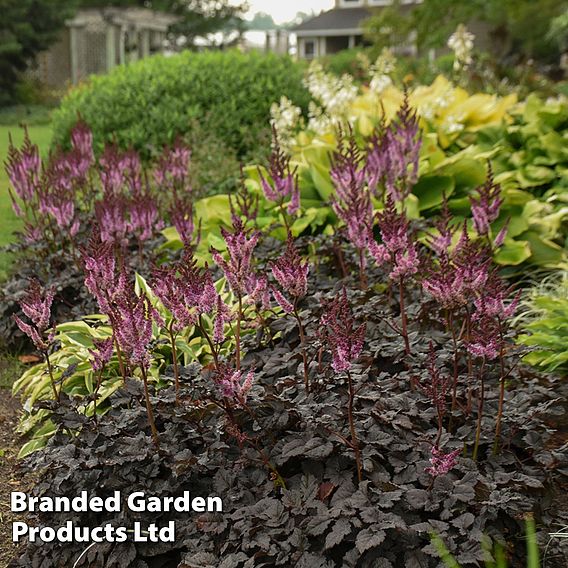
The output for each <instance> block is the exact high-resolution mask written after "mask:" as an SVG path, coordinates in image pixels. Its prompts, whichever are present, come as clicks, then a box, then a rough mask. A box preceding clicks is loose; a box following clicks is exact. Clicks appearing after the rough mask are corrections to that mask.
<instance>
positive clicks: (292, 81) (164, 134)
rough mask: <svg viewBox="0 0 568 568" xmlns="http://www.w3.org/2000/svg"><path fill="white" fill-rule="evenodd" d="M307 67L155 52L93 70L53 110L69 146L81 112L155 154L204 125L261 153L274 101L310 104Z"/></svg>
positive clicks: (100, 135)
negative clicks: (105, 71)
mask: <svg viewBox="0 0 568 568" xmlns="http://www.w3.org/2000/svg"><path fill="white" fill-rule="evenodd" d="M302 79H303V68H302V66H301V65H300V64H298V63H295V62H294V61H293V60H292V59H290V58H289V57H284V56H278V55H275V54H266V55H265V54H260V53H249V54H242V53H239V52H237V51H230V52H207V53H193V52H184V53H181V54H179V55H175V56H171V57H166V56H155V57H151V58H148V59H145V60H143V61H139V62H137V63H135V64H132V65H128V66H121V67H117V68H116V69H114V70H113V71H112V72H111V73H110V74H108V75H105V76H93V77H91V78H90V79H89V80H88V81H87V82H86V83H85V84H83V85H81V86H79V87H78V88H76V89H73V90H72V91H71V92H70V93H69V94H68V95H67V96H66V97H65V98H64V100H63V101H62V104H61V108H60V109H58V110H57V111H56V112H55V113H54V116H53V144H54V146H58V145H59V146H62V147H65V146H66V145H68V143H69V142H68V141H69V134H70V132H71V129H72V128H73V125H74V124H75V123H76V122H77V115H78V114H80V115H81V116H82V118H83V119H84V120H85V121H86V122H88V124H89V125H90V126H91V128H92V130H93V139H94V148H95V151H98V152H99V151H101V150H102V149H103V147H104V144H105V142H111V141H116V143H117V144H118V145H119V146H120V147H122V148H129V147H133V148H134V149H136V150H138V151H139V152H141V153H142V155H143V156H145V157H149V156H150V155H151V154H153V153H154V151H155V150H156V149H158V150H159V149H160V148H161V147H162V146H164V145H165V144H168V143H171V142H172V141H173V140H174V139H175V138H176V136H180V135H181V136H185V135H188V134H191V129H192V125H193V124H195V122H196V119H197V121H198V122H199V123H200V125H201V127H202V128H204V129H206V130H207V131H209V132H210V134H211V135H212V136H214V137H217V138H218V139H219V140H220V141H221V142H223V144H224V145H226V146H227V147H229V148H231V149H234V150H235V151H236V154H237V156H238V157H239V158H242V157H246V156H251V155H254V154H255V153H256V152H257V151H258V146H259V144H262V143H263V142H262V141H263V140H267V137H266V136H264V135H263V133H264V132H265V131H266V129H267V125H268V122H269V116H270V106H271V104H272V103H273V102H274V101H275V100H279V99H280V97H281V96H282V95H285V96H287V97H288V98H289V99H291V100H292V101H293V102H294V103H295V104H297V105H299V106H300V107H301V108H303V109H304V110H305V109H307V106H308V101H309V94H308V92H307V90H306V89H305V87H304V86H303V84H302Z"/></svg>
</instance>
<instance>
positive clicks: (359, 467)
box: [347, 371, 363, 483]
mask: <svg viewBox="0 0 568 568" xmlns="http://www.w3.org/2000/svg"><path fill="white" fill-rule="evenodd" d="M347 383H348V385H349V402H348V405H347V416H348V419H349V430H350V431H351V445H352V447H353V451H354V452H355V461H356V463H357V479H358V480H359V483H361V481H363V466H362V464H361V450H360V449H359V440H358V439H357V432H356V431H355V422H354V420H353V402H354V400H355V392H354V390H353V381H352V379H351V372H350V371H347Z"/></svg>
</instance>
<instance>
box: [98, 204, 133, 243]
mask: <svg viewBox="0 0 568 568" xmlns="http://www.w3.org/2000/svg"><path fill="white" fill-rule="evenodd" d="M127 214H128V203H127V201H126V199H125V198H124V197H123V196H122V195H113V194H105V195H104V196H103V199H102V201H97V202H96V203H95V217H96V219H97V223H98V226H99V230H100V235H101V240H102V241H103V242H111V243H115V244H118V245H121V246H122V245H125V244H126V242H127V234H128V231H129V230H130V224H129V222H128V219H127Z"/></svg>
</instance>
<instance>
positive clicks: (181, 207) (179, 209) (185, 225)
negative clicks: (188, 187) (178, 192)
mask: <svg viewBox="0 0 568 568" xmlns="http://www.w3.org/2000/svg"><path fill="white" fill-rule="evenodd" d="M170 221H171V222H172V224H173V226H174V227H175V228H176V231H177V232H178V235H179V238H180V239H181V242H182V243H183V244H184V246H186V247H189V246H191V245H192V244H193V233H194V231H195V222H194V220H193V203H192V201H191V199H188V198H184V199H180V198H178V197H175V198H174V201H173V204H172V207H171V209H170ZM199 239H200V234H199V230H198V233H197V239H196V240H197V242H199Z"/></svg>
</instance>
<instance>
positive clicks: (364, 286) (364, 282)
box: [359, 248, 368, 290]
mask: <svg viewBox="0 0 568 568" xmlns="http://www.w3.org/2000/svg"><path fill="white" fill-rule="evenodd" d="M359 285H360V286H361V290H366V289H367V287H368V282H367V273H366V272H365V251H364V250H363V249H362V248H361V249H359Z"/></svg>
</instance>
